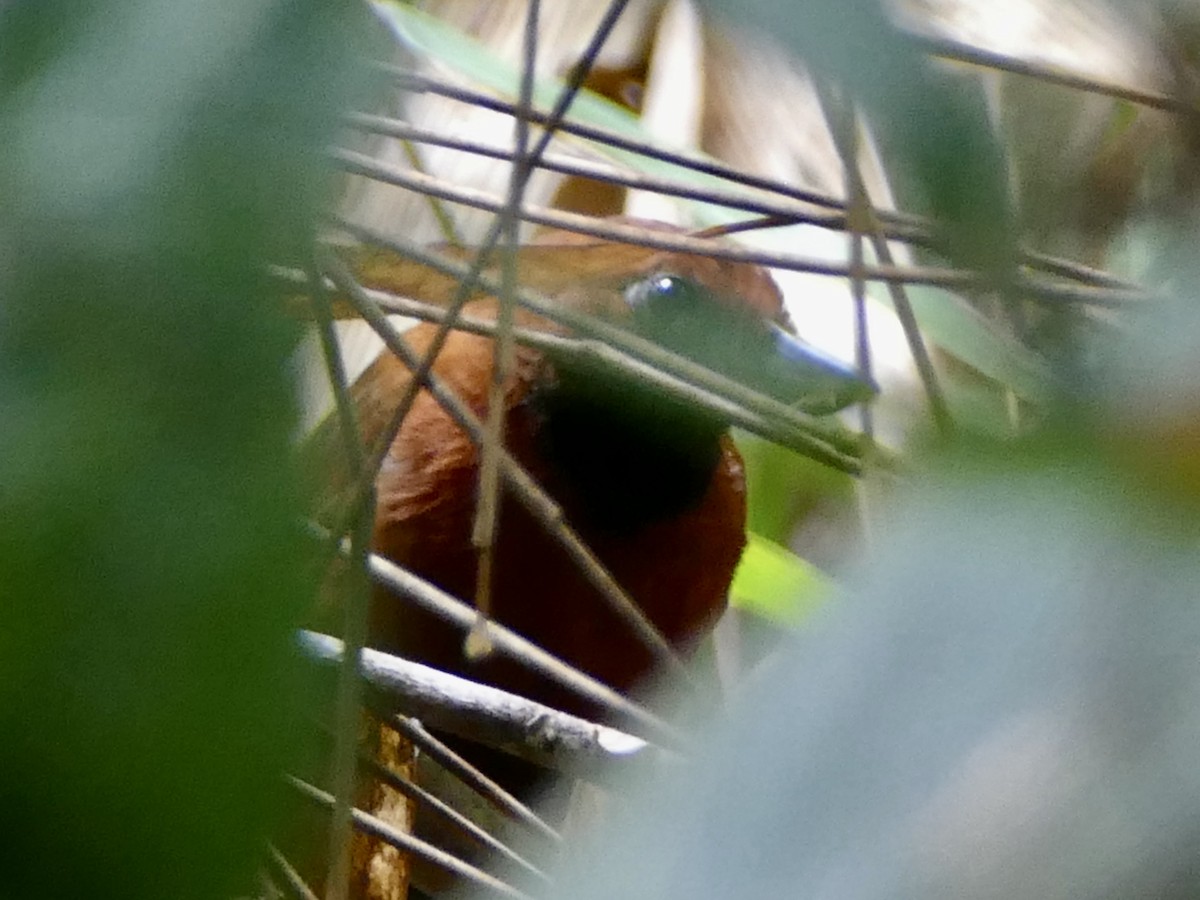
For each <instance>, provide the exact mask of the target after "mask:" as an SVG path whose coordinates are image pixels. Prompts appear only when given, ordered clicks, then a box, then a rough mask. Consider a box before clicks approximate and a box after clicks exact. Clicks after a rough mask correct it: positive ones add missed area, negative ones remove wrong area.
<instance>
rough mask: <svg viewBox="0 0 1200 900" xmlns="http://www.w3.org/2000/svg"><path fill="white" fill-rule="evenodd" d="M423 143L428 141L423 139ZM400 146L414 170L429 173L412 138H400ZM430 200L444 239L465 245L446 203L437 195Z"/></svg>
mask: <svg viewBox="0 0 1200 900" xmlns="http://www.w3.org/2000/svg"><path fill="white" fill-rule="evenodd" d="M422 143H428V142H427V141H423V142H422ZM400 147H401V148H402V149H403V151H404V158H405V159H407V160H408V164H409V165H410V166H412V167H413V170H414V171H416V172H425V174H429V173H428V172H427V171H426V169H425V163H424V161H423V160H422V159H421V154H420V153H418V152H417V148H416V147H415V146H414V145H413V141H412V140H411V139H408V138H403V137H402V138H400ZM428 200H429V210H430V212H432V213H433V217H434V219H436V220H437V223H438V230H439V231H440V232H441V233H442V240H444V241H445V242H446V243H447V244H449V245H450V246H451V247H462V246H464V242H463V239H462V235H460V234H459V233H458V227H457V226H456V225H455V224H454V217H453V216H452V215H450V211H449V210H447V209H446V204H444V203H443V202H442V201H441V200H439V199H438V198H437V197H428Z"/></svg>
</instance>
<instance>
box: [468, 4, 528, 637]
mask: <svg viewBox="0 0 1200 900" xmlns="http://www.w3.org/2000/svg"><path fill="white" fill-rule="evenodd" d="M540 11H541V2H540V0H529V7H528V9H527V10H526V13H525V34H524V39H523V42H522V67H521V88H520V94H519V97H518V102H517V115H516V117H515V119H514V134H513V164H512V175H511V177H510V178H509V184H508V198H507V201H506V202H505V204H504V210H503V211H502V213H501V222H502V231H503V233H504V235H505V242H506V244H507V246H506V248H505V253H504V255H503V266H502V268H501V291H500V294H499V297H498V298H497V299H498V301H499V307H498V310H497V314H496V335H495V340H494V341H493V342H492V348H493V349H492V383H491V386H490V388H489V391H488V408H487V422H486V424H485V428H484V439H483V446H482V447H481V448H480V462H479V501H478V503H477V504H476V506H475V522H474V525H473V527H472V528H471V543H472V545H473V546H474V547H475V551H476V553H477V554H478V557H477V558H478V562H477V565H476V569H475V609H476V611H477V612H478V613H479V615H478V618H477V620H476V622H475V625H474V626H472V628H471V630H470V631H469V632H467V638H466V641H465V642H464V643H463V652H464V653H465V654H466V655H467V658H468V659H479V658H481V657H484V656H486V655H487V654H489V653H491V650H492V646H491V641H490V640H489V639H488V633H487V621H488V619H489V618H490V617H491V610H492V600H491V598H492V570H493V566H494V563H495V555H496V523H497V520H498V519H499V516H500V451H501V450H502V449H503V447H504V421H505V418H506V414H507V412H508V410H507V409H506V405H505V392H506V390H507V387H508V380H509V378H510V377H511V374H512V370H513V366H514V364H515V360H516V342H515V340H514V339H513V333H512V332H513V316H514V314H515V309H516V299H515V298H514V294H515V293H516V291H517V264H518V256H517V253H518V251H519V250H520V225H521V219H520V215H519V213H520V209H521V198H522V195H523V194H524V189H525V185H526V184H527V183H528V181H529V178H530V176H531V174H532V172H533V166H532V165H531V163H530V161H529V159H528V158H527V156H526V151H527V150H528V145H529V118H528V113H529V110H530V109H532V107H533V76H534V66H535V65H536V62H537V29H538V16H539V14H540Z"/></svg>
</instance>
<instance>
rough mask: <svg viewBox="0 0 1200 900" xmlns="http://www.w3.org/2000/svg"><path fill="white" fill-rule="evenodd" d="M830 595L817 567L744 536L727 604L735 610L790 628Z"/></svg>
mask: <svg viewBox="0 0 1200 900" xmlns="http://www.w3.org/2000/svg"><path fill="white" fill-rule="evenodd" d="M831 591H832V584H831V582H830V581H829V579H828V578H826V577H825V576H824V575H822V574H821V572H820V570H818V569H817V568H816V566H813V565H811V564H810V563H807V562H805V561H804V560H803V559H801V558H800V557H798V556H797V555H796V554H794V553H792V552H791V551H790V550H787V549H786V548H784V547H781V546H779V544H776V543H775V542H774V541H770V540H767V539H766V538H764V537H760V536H759V535H757V534H755V533H754V532H750V533H749V534H747V535H746V550H745V552H744V553H743V554H742V560H741V562H740V563H738V567H737V572H736V573H734V577H733V585H732V587H731V588H730V602H731V603H732V604H733V606H734V607H736V608H737V609H740V610H742V611H744V612H751V613H754V614H756V615H759V616H762V617H763V618H765V619H770V620H771V621H773V622H779V623H781V624H784V625H793V624H795V623H796V622H799V621H800V620H801V619H803V618H804V616H805V615H806V614H807V613H808V612H810V611H811V610H812V609H814V608H815V607H816V606H817V605H818V604H819V603H820V602H821V601H823V600H824V599H825V598H826V597H827V596H828V595H829V594H830V592H831Z"/></svg>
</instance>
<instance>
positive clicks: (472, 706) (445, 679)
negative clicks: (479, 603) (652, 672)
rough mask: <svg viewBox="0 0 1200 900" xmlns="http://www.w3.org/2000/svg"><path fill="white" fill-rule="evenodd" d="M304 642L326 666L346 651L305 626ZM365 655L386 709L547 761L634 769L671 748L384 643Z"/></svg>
mask: <svg viewBox="0 0 1200 900" xmlns="http://www.w3.org/2000/svg"><path fill="white" fill-rule="evenodd" d="M300 646H301V648H302V649H303V651H304V653H305V655H306V656H308V657H309V658H310V659H313V660H315V661H317V662H320V663H323V664H325V665H330V666H332V665H335V664H340V663H341V661H342V660H343V659H344V658H345V657H344V651H343V644H342V643H341V642H340V641H338V640H337V639H336V638H332V637H329V636H328V635H323V634H316V633H315V632H311V631H302V632H300ZM359 660H360V662H359V673H360V675H361V677H362V678H363V679H364V680H365V681H366V682H367V684H369V685H370V686H371V688H372V689H373V696H374V697H375V698H376V702H375V705H376V706H380V705H381V704H380V703H379V702H378V700H379V698H384V697H386V698H387V703H386V704H383V706H384V708H386V710H387V713H388V715H391V714H393V713H397V712H399V713H404V714H405V715H409V716H415V717H416V718H418V719H420V720H421V721H423V722H426V723H428V724H429V725H431V726H432V727H434V728H437V729H439V730H440V731H446V732H449V733H451V734H456V735H458V736H459V737H464V738H467V739H468V740H471V741H474V742H476V743H479V744H484V745H486V746H489V747H494V748H496V749H498V750H503V751H505V752H507V753H511V754H512V755H514V756H519V757H521V758H522V759H525V760H528V761H529V762H532V763H536V764H537V765H539V766H542V767H545V768H551V769H556V770H559V771H563V772H568V771H569V772H573V773H577V772H580V771H586V772H588V773H589V774H591V773H597V772H602V771H603V769H604V768H605V767H610V766H612V765H613V764H615V763H620V764H621V766H622V767H623V768H624V769H628V768H631V767H633V766H635V765H644V764H649V765H652V764H654V763H656V762H658V761H660V760H662V759H664V758H669V757H670V756H671V755H672V754H671V753H670V752H669V751H667V750H665V749H662V748H659V747H657V746H652V745H650V744H648V743H647V742H646V740H645V739H643V738H640V737H635V736H634V735H632V734H629V733H627V732H623V731H619V730H617V729H615V728H611V727H609V726H607V725H599V724H597V723H595V722H590V721H588V720H586V719H581V718H579V717H578V716H573V715H570V714H569V713H564V712H561V711H559V710H556V709H553V708H551V707H549V706H546V705H544V704H542V703H538V702H536V701H533V700H529V699H526V698H525V697H520V696H518V695H516V694H511V693H509V692H508V691H503V690H500V689H499V688H494V687H491V686H489V685H485V684H479V683H477V682H474V681H470V680H468V679H466V678H460V677H459V676H457V675H452V674H450V673H448V672H442V671H440V670H438V669H434V668H430V667H429V666H426V665H422V664H421V663H417V662H412V661H410V660H407V659H403V658H401V657H398V656H392V655H391V654H388V653H383V652H382V651H379V650H371V649H367V650H364V651H363V652H362V654H361V655H360V657H359Z"/></svg>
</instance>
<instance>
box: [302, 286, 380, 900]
mask: <svg viewBox="0 0 1200 900" xmlns="http://www.w3.org/2000/svg"><path fill="white" fill-rule="evenodd" d="M309 282H310V288H311V298H312V304H313V311H314V314H315V316H316V319H317V332H318V334H319V335H320V339H321V349H322V351H323V354H324V357H325V367H326V370H327V371H328V374H329V382H330V386H331V388H332V390H333V395H334V400H335V403H336V407H337V417H338V425H339V432H340V434H341V436H342V442H343V444H344V445H345V451H346V456H347V459H348V460H349V462H350V465H351V470H352V472H353V473H354V475H355V476H356V477H361V475H362V468H363V454H362V446H361V443H360V441H359V436H358V422H357V417H356V415H355V411H354V403H353V401H352V400H351V399H350V395H349V389H348V387H347V384H346V370H345V366H344V365H343V364H342V356H341V352H340V350H339V347H338V342H337V336H336V334H335V333H334V328H333V307H332V303H331V302H330V299H329V294H328V293H327V291H326V289H325V283H324V280H323V279H322V278H321V277H320V274H319V273H318V272H317V271H316V270H315V269H314V270H313V271H312V272H311V273H310V278H309ZM370 529H371V523H370V521H369V520H368V519H367V517H366V516H361V517H360V519H359V521H358V522H356V523H355V527H354V529H353V531H352V534H351V541H350V554H351V557H352V559H353V560H354V565H355V568H354V572H355V573H356V574H357V573H361V572H363V571H365V569H366V557H367V553H368V552H369V544H370ZM365 588H366V584H365V582H364V581H361V580H360V579H355V584H354V585H353V586H352V588H351V589H350V590H349V591H347V592H346V594H347V596H346V601H345V609H344V617H343V618H344V624H343V635H344V637H345V641H346V646H347V647H349V648H350V652H349V653H347V655H346V661H344V662H343V664H342V665H341V667H340V669H339V672H338V684H337V699H336V706H335V711H334V719H335V722H336V723H337V727H336V731H335V734H336V741H335V745H334V752H333V760H332V773H331V779H332V784H333V795H334V797H335V798H336V803H335V804H334V808H333V815H332V816H331V817H330V827H329V871H328V873H327V875H326V880H325V896H326V898H327V900H343V898H345V897H346V895H347V892H348V891H349V889H350V866H351V860H350V833H351V830H352V829H351V821H350V808H351V806H352V804H353V794H354V780H355V775H354V773H355V764H354V760H355V755H356V747H357V743H358V721H357V719H358V710H359V706H360V700H361V697H360V694H361V691H360V689H359V688H360V685H359V679H358V670H357V668H356V667H355V665H354V662H353V660H354V659H355V658H356V656H357V654H358V652H359V651H360V650H361V649H362V647H363V645H364V644H365V643H366V639H367V602H368V598H367V592H366V589H365Z"/></svg>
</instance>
